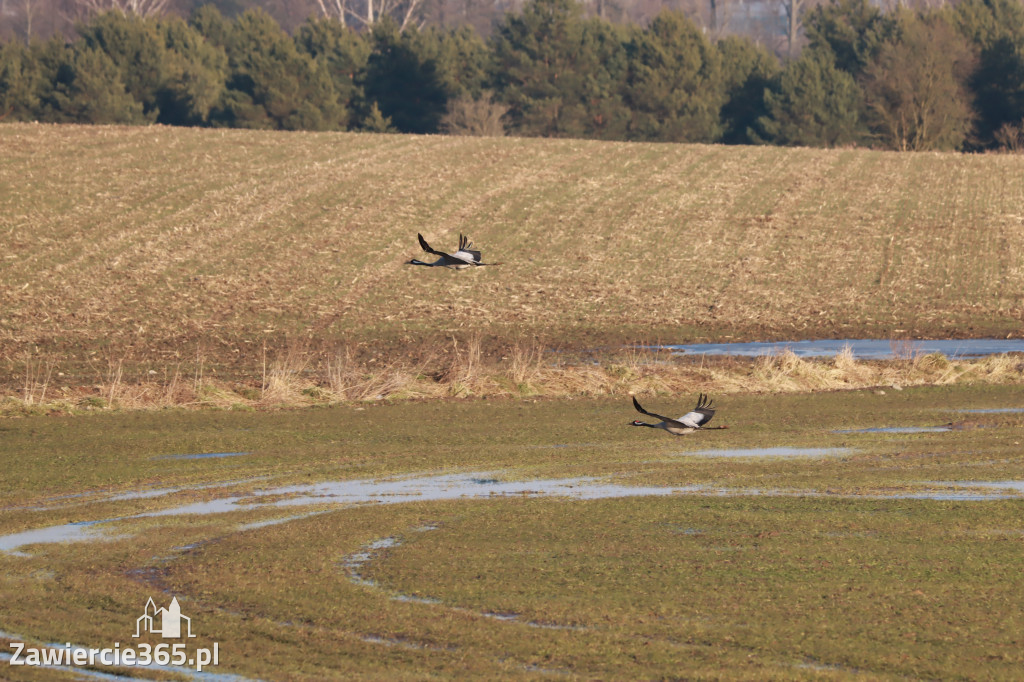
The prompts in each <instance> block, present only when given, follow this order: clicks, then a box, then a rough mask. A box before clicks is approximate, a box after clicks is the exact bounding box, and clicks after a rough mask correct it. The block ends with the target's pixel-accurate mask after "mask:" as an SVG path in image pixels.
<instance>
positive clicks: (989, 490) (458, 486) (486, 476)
mask: <svg viewBox="0 0 1024 682" xmlns="http://www.w3.org/2000/svg"><path fill="white" fill-rule="evenodd" d="M780 450H783V451H786V452H789V453H793V452H795V451H794V450H793V449H786V448H782V449H780ZM806 450H815V449H813V448H807V449H806ZM820 450H821V451H824V452H828V453H829V454H843V453H842V452H841V451H842V450H844V449H843V448H822V449H820ZM836 451H840V452H836ZM707 452H712V453H716V454H714V455H711V456H734V457H735V456H744V457H746V456H763V452H764V450H747V451H744V450H735V451H728V450H726V451H722V450H719V451H714V450H712V451H707ZM723 452H734V453H743V454H732V455H722V454H721V453H723ZM750 452H760V453H762V454H757V455H750V454H748V453H750ZM686 454H698V455H699V451H698V453H686ZM783 456H794V455H792V454H790V455H783ZM795 456H808V455H806V454H798V455H795ZM812 456H825V455H821V454H817V455H812ZM501 475H502V473H501V472H465V473H455V474H435V475H429V476H419V477H406V478H391V479H382V480H377V479H357V480H348V481H325V482H322V483H313V484H306V485H290V486H281V487H277V488H266V489H263V490H257V491H253V492H251V493H246V494H244V495H242V494H234V495H230V496H227V497H221V498H218V499H214V500H207V501H204V502H194V503H190V504H186V505H182V506H178V507H170V508H167V509H162V510H159V511H153V512H145V513H142V514H135V515H132V516H124V517H120V518H113V519H100V520H95V521H83V522H79V523H68V524H63V525H59V526H49V527H46V528H37V529H33V530H27V531H22V532H19V533H12V534H10V535H5V536H0V552H4V553H7V554H8V555H13V556H27V554H26V553H25V552H22V551H19V549H20V548H21V547H25V546H28V545H34V544H47V543H55V542H82V541H89V540H114V539H119V538H121V537H125V536H123V535H119V536H111V535H106V534H104V533H103V528H102V527H103V526H107V525H108V524H111V523H114V522H118V521H127V520H130V519H137V518H153V517H163V516H179V515H186V514H199V515H206V514H224V513H230V512H237V511H253V510H259V509H278V508H281V509H283V508H287V507H296V506H310V505H337V506H352V505H358V504H400V503H402V502H426V501H435V500H454V499H480V498H487V499H494V498H499V497H512V496H515V497H543V496H551V497H565V498H571V499H578V500H596V499H607V498H616V497H649V496H664V495H709V496H720V497H725V496H730V497H742V496H768V497H835V498H843V499H929V500H997V499H1006V498H1019V497H1021V496H1022V495H1024V481H987V482H976V481H971V482H939V483H935V482H918V483H912V484H910V485H912V486H918V489H914V488H906V489H903V490H901V491H899V492H885V493H864V494H858V493H830V492H824V491H818V490H799V489H770V488H768V489H765V488H723V487H717V486H707V485H685V486H630V485H620V484H616V483H605V482H601V481H600V480H598V479H594V478H564V479H537V480H531V481H502V480H500V478H499V477H500V476H501ZM197 487H212V486H210V485H209V484H206V485H204V486H197ZM304 516H305V515H304V514H298V515H293V516H291V517H288V518H285V519H281V520H280V521H279V522H280V523H286V522H288V521H291V520H295V519H299V518H303V517H304ZM272 523H274V521H273V520H268V521H264V522H256V523H255V524H252V523H250V524H239V527H238V530H239V531H242V530H249V529H253V528H259V527H261V526H263V525H271V524H272Z"/></svg>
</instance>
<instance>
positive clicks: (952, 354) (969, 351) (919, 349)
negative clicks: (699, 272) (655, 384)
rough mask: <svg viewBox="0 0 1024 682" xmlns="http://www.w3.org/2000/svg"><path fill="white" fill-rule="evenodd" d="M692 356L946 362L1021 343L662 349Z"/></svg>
mask: <svg viewBox="0 0 1024 682" xmlns="http://www.w3.org/2000/svg"><path fill="white" fill-rule="evenodd" d="M661 347H662V348H666V349H669V350H672V351H674V352H676V353H686V354H691V355H736V356H741V357H757V356H761V355H779V354H781V353H785V352H787V351H788V352H791V353H793V354H794V355H796V356H797V357H802V358H809V357H832V356H834V355H836V354H837V353H842V352H844V351H845V350H846V349H849V351H850V353H851V354H852V355H853V358H854V359H856V360H892V359H897V358H910V357H914V356H917V355H928V354H930V353H941V354H942V355H945V356H946V357H948V358H981V357H985V356H987V355H1000V354H1002V353H1024V339H926V340H920V339H913V340H905V341H904V340H892V341H890V340H885V339H819V340H806V341H773V342H745V343H692V344H667V345H664V346H661Z"/></svg>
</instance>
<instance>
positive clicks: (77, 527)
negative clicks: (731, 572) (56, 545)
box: [0, 519, 124, 557]
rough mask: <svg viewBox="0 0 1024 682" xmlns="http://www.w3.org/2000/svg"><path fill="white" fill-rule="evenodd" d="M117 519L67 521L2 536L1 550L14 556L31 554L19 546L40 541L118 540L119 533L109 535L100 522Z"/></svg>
mask: <svg viewBox="0 0 1024 682" xmlns="http://www.w3.org/2000/svg"><path fill="white" fill-rule="evenodd" d="M116 520H117V519H100V520H97V521H79V522H77V523H66V524H64V525H62V526H50V527H48V528H38V529H35V530H26V531H22V532H20V533H12V534H10V535H3V536H0V552H6V553H8V554H11V555H12V556H22V557H27V556H31V555H30V554H28V553H26V552H19V551H17V549H18V547H24V546H25V545H34V544H39V543H52V542H81V541H84V540H117V539H118V538H120V537H124V536H119V535H108V534H107V533H105V532H104V530H103V529H102V528H97V526H99V525H100V524H104V523H110V522H111V521H116Z"/></svg>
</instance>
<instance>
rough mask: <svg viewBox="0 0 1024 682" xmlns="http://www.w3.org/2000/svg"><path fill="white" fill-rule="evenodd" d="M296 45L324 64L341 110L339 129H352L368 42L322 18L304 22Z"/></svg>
mask: <svg viewBox="0 0 1024 682" xmlns="http://www.w3.org/2000/svg"><path fill="white" fill-rule="evenodd" d="M295 45H296V47H297V48H298V50H299V52H301V53H303V54H307V55H309V56H310V57H311V58H313V59H314V60H316V61H317V62H322V63H323V64H324V66H325V67H326V69H327V73H328V74H329V75H330V77H331V82H332V83H333V85H334V90H335V92H336V93H337V94H338V104H339V105H340V106H341V110H342V117H341V119H340V120H339V125H340V126H341V127H343V128H349V127H352V125H353V122H354V121H355V118H356V116H355V111H356V110H358V109H359V108H361V107H362V106H363V99H364V96H363V88H362V85H360V82H361V81H362V77H363V73H364V72H365V70H366V63H367V60H368V59H369V56H370V49H371V48H370V43H369V41H368V40H367V39H366V38H365V37H364V36H363V35H362V34H360V33H357V32H356V31H354V30H353V29H351V28H348V27H346V26H344V25H343V24H342V23H341V22H340V21H337V20H336V19H327V18H322V19H308V20H306V22H305V23H304V24H302V25H301V26H300V27H299V30H298V31H297V32H296V34H295Z"/></svg>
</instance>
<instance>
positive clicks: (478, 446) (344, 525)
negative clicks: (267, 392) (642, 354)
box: [0, 387, 1024, 681]
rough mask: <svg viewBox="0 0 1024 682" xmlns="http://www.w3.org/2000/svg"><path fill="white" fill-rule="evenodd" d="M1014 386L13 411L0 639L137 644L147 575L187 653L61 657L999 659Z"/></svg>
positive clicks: (351, 674)
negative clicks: (658, 409)
mask: <svg viewBox="0 0 1024 682" xmlns="http://www.w3.org/2000/svg"><path fill="white" fill-rule="evenodd" d="M1016 400H1017V396H1016V393H1015V392H1014V390H1012V388H1001V387H975V388H964V387H953V388H932V389H907V390H904V391H898V392H889V393H886V394H884V395H879V394H877V393H875V392H873V391H850V392H845V393H829V394H817V395H791V396H778V395H775V396H754V395H749V396H739V395H733V396H723V397H720V398H719V400H718V401H717V404H718V406H719V412H718V413H717V414H716V417H715V418H716V423H717V422H718V421H719V420H721V422H722V423H723V424H728V425H729V427H730V428H729V429H728V430H724V431H707V432H700V431H698V432H696V433H693V434H690V435H688V436H686V437H685V438H677V437H673V436H670V435H668V434H662V433H655V434H646V433H645V434H638V433H637V430H636V429H631V428H629V427H628V421H627V420H628V419H629V418H631V416H632V413H633V409H632V405H631V404H630V403H629V401H625V400H610V399H607V400H574V401H563V402H554V401H539V402H536V403H530V402H525V401H461V402H460V401H453V402H449V403H446V404H443V405H441V404H437V403H399V404H394V405H375V406H367V407H364V409H361V410H357V409H354V408H350V407H338V408H334V409H323V410H300V411H293V412H289V413H280V412H271V413H227V412H210V413H185V412H168V413H161V414H143V413H133V414H126V415H99V416H96V417H84V418H75V419H44V418H31V419H25V420H11V421H8V422H6V423H5V424H4V425H3V428H4V430H3V433H2V435H3V438H4V439H5V444H6V445H7V447H8V448H9V450H8V452H10V453H12V456H11V458H10V461H9V466H8V467H6V468H5V469H4V471H3V472H0V481H2V483H3V486H2V491H3V495H2V497H0V507H2V508H3V510H4V513H3V514H2V515H0V597H2V598H3V600H4V604H5V608H4V611H3V613H2V614H0V644H3V645H4V646H3V649H4V650H5V651H7V652H8V657H7V659H3V660H0V664H2V665H10V653H11V652H12V651H13V649H12V648H8V647H9V646H10V645H13V644H15V643H18V644H23V645H25V646H30V645H31V646H36V647H43V648H46V647H50V648H54V647H56V648H62V647H63V648H67V647H71V648H72V649H74V648H79V647H81V648H91V647H104V646H112V644H113V643H114V642H119V643H120V646H121V647H122V648H124V647H127V646H137V645H138V642H139V641H142V640H135V639H134V638H133V637H132V633H133V632H134V629H135V627H136V619H137V618H138V617H139V616H140V614H141V613H142V609H143V606H144V605H145V604H146V601H147V600H148V599H151V598H152V599H153V600H155V601H156V602H157V603H158V604H159V605H161V606H165V605H166V604H167V603H168V602H170V600H171V599H172V598H173V599H176V600H177V601H178V602H179V603H180V605H181V611H182V613H184V614H186V615H188V617H189V618H190V619H191V620H190V621H189V622H190V624H191V627H192V628H193V629H194V631H195V632H196V634H197V637H196V638H195V640H187V641H186V642H185V643H186V645H187V646H188V648H189V650H190V651H191V649H192V648H194V647H211V646H212V645H213V643H214V642H216V643H217V644H218V646H219V651H220V659H219V664H218V665H217V666H216V667H215V668H214V667H208V668H207V669H205V670H203V671H201V672H197V671H196V670H195V669H194V666H191V667H190V666H188V665H183V666H174V665H170V667H163V668H161V667H157V666H154V667H146V668H138V667H135V668H125V667H124V666H121V667H117V666H104V665H99V664H97V665H94V666H91V667H89V666H87V668H88V672H86V673H83V674H85V675H89V676H91V677H90V679H110V677H109V676H111V675H115V674H117V675H120V674H125V673H127V674H129V675H130V676H132V677H142V678H146V677H147V676H152V675H160V674H164V675H174V676H177V679H186V680H193V679H194V680H211V681H212V680H236V681H240V680H248V679H253V680H255V679H282V678H284V679H299V680H314V679H316V680H321V679H380V678H381V677H382V676H389V677H393V676H395V675H398V676H405V677H419V676H421V675H422V674H424V672H426V671H442V673H441V674H443V676H445V677H446V678H457V677H461V676H465V677H470V678H480V677H491V678H493V677H533V676H550V675H562V676H570V677H571V676H579V677H588V678H592V677H605V678H626V677H634V676H636V675H638V674H643V675H647V676H650V675H656V676H671V675H679V674H681V673H685V675H687V676H691V677H702V676H715V675H716V673H715V671H719V672H720V671H721V670H735V671H747V672H751V671H753V673H754V674H755V676H757V677H768V678H777V679H818V678H820V676H821V675H822V670H823V669H828V670H833V671H834V670H839V669H842V670H856V671H860V672H859V673H858V674H867V675H869V676H870V677H873V678H881V679H886V678H895V677H939V678H941V677H950V676H968V677H969V676H974V675H977V674H978V672H979V670H980V671H983V673H984V676H991V677H1006V676H1011V671H1012V670H1014V669H1015V668H1016V665H1017V664H1016V663H1015V659H1014V658H1013V657H1014V656H1015V655H1016V654H1015V653H1014V652H1015V651H1016V645H1015V641H1016V640H1015V638H1014V637H1015V636H1014V635H1013V634H1012V633H1014V632H1018V631H1019V630H1018V629H1017V628H1018V625H1020V624H1019V623H1017V622H1016V620H1014V619H1016V618H1018V616H1016V615H1013V614H1019V613H1022V612H1024V597H1022V596H1021V595H1022V594H1024V583H1022V578H1021V576H1020V573H1019V571H1016V570H1009V569H1008V567H1011V566H1017V565H1019V562H1020V560H1021V559H1022V558H1024V523H1022V521H1021V519H1024V513H1022V510H1024V457H1022V447H1021V442H1022V440H1024V439H1022V436H1024V413H1021V412H1018V411H1009V410H1012V409H1013V408H1014V407H1015V405H1016V404H1019V403H1015V402H1014V401H1016ZM441 414H444V415H445V417H446V418H445V419H441V418H440V417H439V415H441ZM779 415H786V418H785V419H779ZM950 419H952V420H953V421H952V422H950ZM451 423H457V424H459V425H460V428H459V429H457V430H456V431H452V430H450V429H449V428H448V425H449V424H451ZM522 423H530V424H532V425H533V428H531V429H529V430H522V429H518V428H516V426H517V425H519V424H522ZM927 424H943V425H945V424H948V426H943V427H942V428H933V427H927V426H923V425H927ZM54 467H59V472H60V473H59V475H55V473H54V472H55V471H57V470H55V468H54ZM977 593H983V594H987V595H990V597H989V598H987V599H998V600H999V601H1000V603H1002V604H1004V605H1009V606H1010V608H1008V609H1002V610H994V609H992V608H989V606H988V602H987V601H986V600H980V601H979V600H977V599H972V598H970V595H971V594H977ZM894 612H898V613H900V614H903V616H901V617H894V616H893V613H894ZM751 613H757V614H758V618H757V619H751V618H750V617H749V614H751ZM1007 614H1009V615H1007ZM901 633H903V634H901ZM905 633H913V637H909V636H907V635H906V634H905ZM951 639H952V640H955V641H956V642H957V643H958V649H957V650H958V655H957V656H951V655H949V653H948V647H947V646H946V645H945V644H943V642H947V641H950V640H951ZM145 641H149V642H150V643H153V644H156V643H159V641H160V640H159V639H155V640H154V639H149V640H145ZM65 643H67V647H65ZM55 650H56V649H55ZM993 654H994V657H993ZM4 660H6V661H7V662H6V663H4V662H3V661H4ZM65 667H66V666H65ZM11 669H14V668H13V667H12V668H11ZM19 670H20V669H19ZM35 672H37V673H38V674H39V675H42V677H40V678H39V679H55V680H56V679H66V678H67V677H68V675H69V674H70V672H69V671H68V670H64V669H62V668H61V667H60V666H52V667H51V668H50V669H49V673H47V672H46V670H36V671H35ZM74 672H76V673H77V670H76V671H74ZM50 673H52V675H51V676H50V677H46V675H48V674H50ZM719 676H720V675H719Z"/></svg>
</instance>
